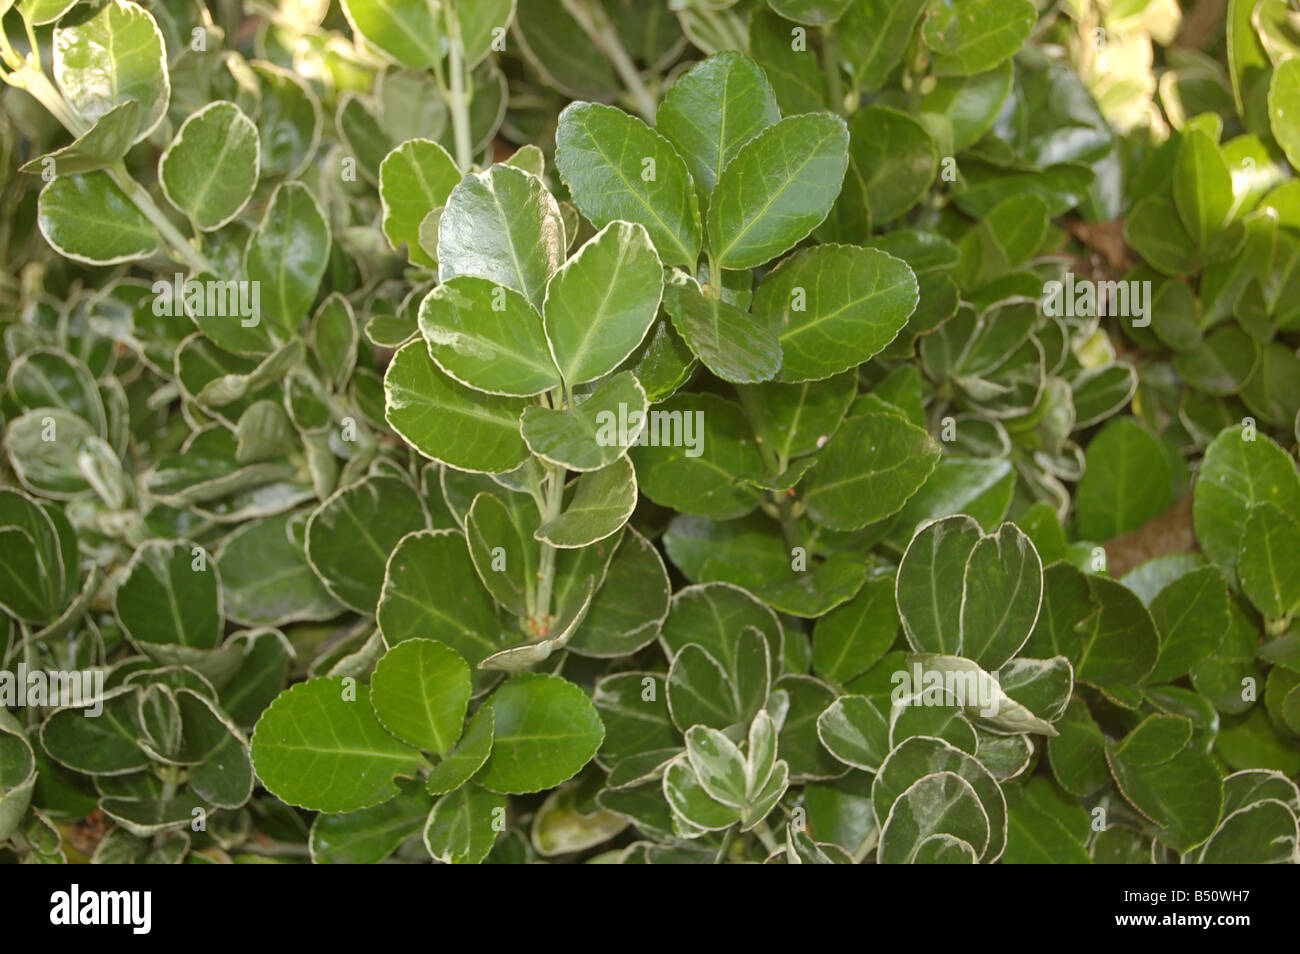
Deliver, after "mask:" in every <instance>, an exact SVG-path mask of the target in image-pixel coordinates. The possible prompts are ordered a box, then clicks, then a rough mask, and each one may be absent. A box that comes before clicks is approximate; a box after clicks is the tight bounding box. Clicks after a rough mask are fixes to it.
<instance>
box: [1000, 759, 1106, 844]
mask: <svg viewBox="0 0 1300 954" xmlns="http://www.w3.org/2000/svg"><path fill="white" fill-rule="evenodd" d="M1088 822H1089V818H1088V815H1087V814H1086V813H1085V812H1084V811H1083V809H1082V808H1081V807H1078V806H1075V805H1071V804H1068V803H1066V802H1065V801H1064V800H1063V799H1062V798H1061V796H1060V794H1059V793H1058V792H1057V791H1056V790H1055V789H1054V788H1052V786H1051V785H1050V784H1049V783H1047V782H1045V781H1042V780H1035V781H1033V782H1031V783H1030V784H1029V785H1028V786H1026V788H1025V790H1024V792H1023V793H1022V794H1021V797H1020V798H1018V799H1016V800H1015V801H1013V802H1011V804H1010V805H1009V806H1008V817H1007V851H1006V854H1004V855H1003V856H1002V863H1003V864H1091V863H1092V859H1091V858H1090V857H1089V855H1088V852H1087V850H1086V849H1085V848H1084V844H1085V842H1086V840H1087V838H1088V836H1089V834H1090V833H1091V829H1090V827H1089V825H1088Z"/></svg>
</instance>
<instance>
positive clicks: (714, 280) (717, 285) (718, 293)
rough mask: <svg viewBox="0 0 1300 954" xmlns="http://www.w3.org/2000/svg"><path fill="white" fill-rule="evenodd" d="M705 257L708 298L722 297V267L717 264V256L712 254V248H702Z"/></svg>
mask: <svg viewBox="0 0 1300 954" xmlns="http://www.w3.org/2000/svg"><path fill="white" fill-rule="evenodd" d="M704 255H705V258H707V259H708V262H709V287H708V293H709V297H710V298H718V299H721V298H722V269H721V267H719V265H718V259H717V256H715V255H714V254H713V250H712V249H705V250H704Z"/></svg>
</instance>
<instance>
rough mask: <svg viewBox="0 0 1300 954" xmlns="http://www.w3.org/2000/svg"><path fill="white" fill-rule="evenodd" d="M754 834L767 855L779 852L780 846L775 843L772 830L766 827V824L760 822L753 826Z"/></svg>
mask: <svg viewBox="0 0 1300 954" xmlns="http://www.w3.org/2000/svg"><path fill="white" fill-rule="evenodd" d="M754 834H756V835H757V836H758V840H759V841H761V842H762V843H763V847H764V848H766V849H767V853H768V854H769V855H770V854H773V853H774V852H777V851H780V850H781V846H780V845H778V844H777V843H776V838H775V837H773V835H772V829H770V828H768V827H767V822H765V821H761V822H759V823H758V824H757V825H755V826H754Z"/></svg>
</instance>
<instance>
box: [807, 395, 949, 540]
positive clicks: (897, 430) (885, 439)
mask: <svg viewBox="0 0 1300 954" xmlns="http://www.w3.org/2000/svg"><path fill="white" fill-rule="evenodd" d="M938 459H939V448H938V445H937V444H936V443H935V442H934V439H933V438H931V437H930V435H929V434H927V433H926V432H925V431H923V430H921V429H920V428H919V427H915V426H913V425H912V424H909V423H908V422H907V421H905V420H903V419H902V418H901V417H899V416H897V415H896V414H864V415H862V416H860V417H851V418H849V419H848V420H847V421H845V422H844V423H843V424H842V425H841V426H840V429H839V431H838V432H837V433H836V436H835V440H834V441H832V442H831V443H830V444H829V445H828V446H827V447H826V449H825V450H824V451H822V453H821V454H820V455H819V456H818V465H817V467H816V468H814V469H813V470H812V471H811V472H810V473H809V475H808V477H807V478H806V480H805V493H804V504H805V506H806V507H807V509H808V515H809V516H810V517H811V518H812V519H813V520H814V521H816V522H817V523H819V524H821V525H823V526H826V527H829V528H831V529H834V530H860V529H862V528H863V527H865V526H866V525H867V524H869V523H871V522H872V521H875V520H882V519H884V518H885V517H888V516H890V515H891V514H893V513H896V512H897V511H898V510H899V508H901V507H902V506H903V504H904V503H906V502H907V499H908V498H909V497H911V496H912V495H913V494H914V493H916V491H917V490H918V489H919V488H920V487H921V485H922V484H924V483H925V480H926V478H927V477H929V476H930V472H931V471H932V470H933V469H934V465H935V463H936V462H937V461H938Z"/></svg>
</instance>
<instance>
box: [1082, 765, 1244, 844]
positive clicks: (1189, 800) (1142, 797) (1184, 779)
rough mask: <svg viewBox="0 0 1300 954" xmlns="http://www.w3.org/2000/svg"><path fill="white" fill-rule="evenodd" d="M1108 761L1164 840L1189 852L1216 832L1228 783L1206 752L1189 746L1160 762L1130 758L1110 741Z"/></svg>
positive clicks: (1126, 794) (1127, 793) (1124, 790)
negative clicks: (1146, 762)
mask: <svg viewBox="0 0 1300 954" xmlns="http://www.w3.org/2000/svg"><path fill="white" fill-rule="evenodd" d="M1106 760H1107V761H1108V762H1109V763H1110V768H1111V772H1112V773H1113V774H1114V776H1115V783H1116V784H1117V785H1118V786H1119V790H1120V793H1121V794H1122V795H1123V796H1124V797H1125V798H1126V799H1128V800H1129V801H1130V802H1131V803H1132V804H1133V807H1134V808H1136V809H1137V810H1138V811H1140V812H1141V813H1142V814H1143V815H1145V816H1146V817H1147V818H1149V819H1151V820H1152V821H1153V822H1155V823H1156V824H1157V825H1158V826H1160V839H1161V840H1162V841H1163V842H1165V844H1167V845H1169V846H1170V847H1171V848H1173V849H1174V850H1175V851H1180V852H1185V851H1187V850H1189V849H1191V848H1194V847H1196V846H1197V845H1199V844H1200V843H1201V842H1203V841H1205V840H1206V839H1207V838H1209V836H1210V835H1211V834H1212V833H1213V832H1214V828H1215V825H1216V824H1217V823H1218V821H1219V811H1220V807H1221V805H1222V802H1223V782H1222V781H1221V778H1220V775H1219V771H1218V769H1216V768H1215V766H1214V762H1213V761H1212V760H1211V759H1210V757H1209V756H1208V755H1206V754H1204V753H1203V752H1197V751H1194V750H1192V749H1184V750H1183V751H1182V752H1180V753H1179V754H1178V755H1176V756H1175V757H1174V758H1172V759H1170V760H1168V761H1164V762H1161V763H1159V764H1156V765H1144V764H1141V763H1135V762H1131V761H1128V760H1127V759H1126V758H1125V754H1124V751H1123V747H1122V746H1119V747H1117V746H1113V745H1111V746H1107V749H1106Z"/></svg>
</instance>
